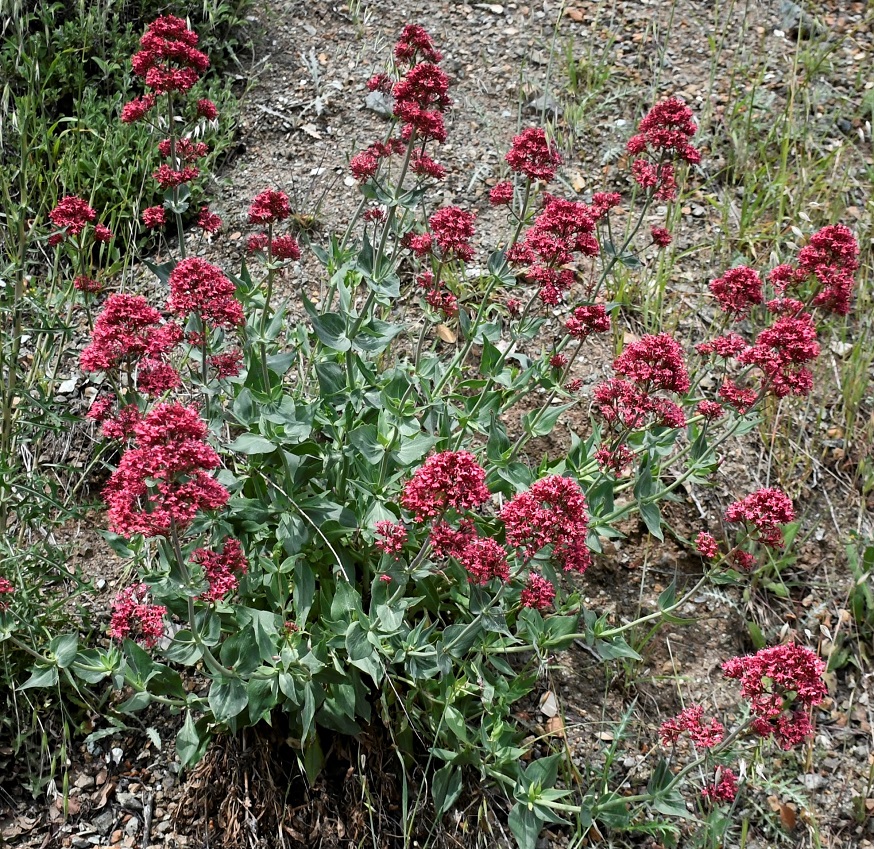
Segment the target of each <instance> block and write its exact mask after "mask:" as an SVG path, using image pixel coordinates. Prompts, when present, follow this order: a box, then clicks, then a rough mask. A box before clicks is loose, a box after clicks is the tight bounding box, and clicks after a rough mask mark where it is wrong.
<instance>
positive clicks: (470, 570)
mask: <svg viewBox="0 0 874 849" xmlns="http://www.w3.org/2000/svg"><path fill="white" fill-rule="evenodd" d="M455 556H456V557H457V558H458V562H459V563H461V565H462V566H464V568H465V569H466V570H467V574H468V580H469V581H470V582H471V583H474V584H479V585H480V586H485V585H486V584H487V583H488V582H489V581H490V580H491V579H492V578H497V579H498V580H499V581H501V582H502V583H506V582H507V581H509V580H510V566H509V564H508V563H507V552H506V551H504V548H503V546H501V545H499V544H498V543H497V542H495V541H494V540H493V539H483V538H482V537H474V538H473V539H471V540H470V541H469V542H468V543H467V544H466V545H465V546H464V548H463V549H462V550H461V551H460V552H459V553H457V554H456V555H455Z"/></svg>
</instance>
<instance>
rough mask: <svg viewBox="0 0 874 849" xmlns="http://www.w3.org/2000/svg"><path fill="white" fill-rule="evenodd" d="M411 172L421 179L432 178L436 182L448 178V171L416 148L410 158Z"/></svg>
mask: <svg viewBox="0 0 874 849" xmlns="http://www.w3.org/2000/svg"><path fill="white" fill-rule="evenodd" d="M410 171H412V172H413V173H414V174H418V175H419V176H420V177H432V178H433V179H435V180H442V179H443V178H444V177H445V176H446V169H445V168H444V167H443V166H442V165H441V164H440V163H439V162H436V161H435V160H434V159H432V158H431V157H430V156H429V155H428V154H427V153H425V151H424V150H421V149H420V148H416V149H415V150H414V151H413V155H412V156H411V157H410Z"/></svg>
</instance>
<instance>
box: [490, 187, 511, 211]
mask: <svg viewBox="0 0 874 849" xmlns="http://www.w3.org/2000/svg"><path fill="white" fill-rule="evenodd" d="M512 202H513V184H512V183H511V182H509V181H505V182H503V183H497V184H496V185H495V186H493V187H492V190H491V191H490V192H489V203H490V204H491V205H492V206H504V205H506V204H510V203H512Z"/></svg>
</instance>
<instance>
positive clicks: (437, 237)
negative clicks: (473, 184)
mask: <svg viewBox="0 0 874 849" xmlns="http://www.w3.org/2000/svg"><path fill="white" fill-rule="evenodd" d="M473 219H474V216H473V213H471V212H465V211H464V210H463V209H461V208H460V207H458V206H444V207H442V208H441V209H438V210H437V211H436V212H435V213H434V214H433V215H432V216H431V217H430V218H429V219H428V226H429V227H430V228H431V234H432V236H433V238H434V241H436V242H437V245H438V246H439V247H440V253H441V257H442V258H443V259H444V260H447V259H452V258H454V259H460V260H464V261H465V262H467V261H469V260H471V259H472V258H473V248H472V247H471V245H470V240H471V239H472V238H473Z"/></svg>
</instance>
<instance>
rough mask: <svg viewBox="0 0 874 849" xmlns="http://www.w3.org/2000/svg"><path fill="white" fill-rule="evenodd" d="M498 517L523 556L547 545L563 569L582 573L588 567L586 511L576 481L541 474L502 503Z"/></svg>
mask: <svg viewBox="0 0 874 849" xmlns="http://www.w3.org/2000/svg"><path fill="white" fill-rule="evenodd" d="M500 517H501V520H502V521H503V523H504V528H505V531H506V537H507V543H508V544H509V545H511V546H513V547H515V548H519V549H521V550H522V552H523V555H524V556H525V557H526V558H527V559H530V558H532V557H534V555H535V554H537V552H539V551H541V550H542V549H543V548H545V547H546V546H551V547H552V559H553V560H554V561H555V562H556V563H557V564H558V565H559V566H560V567H561V568H562V569H564V571H565V572H578V573H580V574H582V573H583V572H585V571H586V569H588V568H589V566H590V564H591V562H592V555H591V553H590V552H589V549H588V547H587V546H586V536H587V534H588V530H589V514H588V512H587V505H586V496H585V495H584V494H583V491H582V489H581V488H580V485H579V484H578V483H577V482H576V481H574V480H571V479H570V478H565V477H562V476H561V475H550V476H548V477H545V478H542V479H541V480H539V481H536V482H535V483H533V484H532V485H531V487H530V488H529V489H528V491H527V492H521V493H519V494H518V495H516V496H514V497H513V499H512V500H511V501H509V502H508V503H507V504H505V505H504V507H503V508H502V509H501V513H500Z"/></svg>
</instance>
